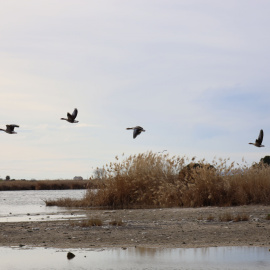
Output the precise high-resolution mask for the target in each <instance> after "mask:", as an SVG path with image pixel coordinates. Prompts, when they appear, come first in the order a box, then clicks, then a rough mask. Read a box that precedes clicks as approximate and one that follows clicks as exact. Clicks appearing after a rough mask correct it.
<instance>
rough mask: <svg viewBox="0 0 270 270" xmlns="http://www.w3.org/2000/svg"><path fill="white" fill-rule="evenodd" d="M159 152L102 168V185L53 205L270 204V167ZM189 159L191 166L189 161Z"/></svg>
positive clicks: (118, 206)
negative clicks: (78, 197)
mask: <svg viewBox="0 0 270 270" xmlns="http://www.w3.org/2000/svg"><path fill="white" fill-rule="evenodd" d="M194 161H195V158H193V159H192V160H191V161H189V160H188V159H187V158H185V157H183V158H181V157H176V156H174V157H171V158H170V157H169V155H168V154H165V155H161V154H156V153H153V152H147V153H143V154H138V155H133V156H129V157H127V158H124V159H123V160H122V161H118V157H116V162H114V163H110V164H107V165H106V166H104V167H103V168H102V170H103V178H102V181H100V184H99V185H98V190H97V191H96V192H93V191H91V190H88V192H87V194H86V196H85V198H83V199H82V200H71V199H68V198H67V199H61V200H58V201H48V202H47V205H58V206H75V207H105V208H115V209H117V208H118V209H121V208H149V207H200V206H236V205H244V204H269V203H270V166H267V165H262V164H259V165H256V166H255V165H254V166H251V167H248V166H246V165H245V164H244V165H242V166H240V165H239V164H236V165H237V167H236V166H235V163H234V162H232V163H229V159H224V160H223V159H219V160H218V161H217V160H213V161H212V165H210V164H207V163H206V162H205V161H204V160H200V161H198V162H197V163H194ZM187 164H188V165H187Z"/></svg>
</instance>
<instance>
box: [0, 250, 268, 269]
mask: <svg viewBox="0 0 270 270" xmlns="http://www.w3.org/2000/svg"><path fill="white" fill-rule="evenodd" d="M69 251H71V252H72V253H74V254H75V258H74V259H72V260H68V259H67V253H68V252H69ZM14 258H16V260H14ZM0 261H1V269H22V270H23V269H94V270H95V269H117V270H121V269H133V270H134V269H164V270H169V269H194V270H196V269H220V270H223V269H237V270H240V269H241V270H242V269H270V252H269V251H268V248H262V247H216V248H195V249H194V248H189V249H182V248H181V249H155V248H128V249H126V250H122V249H106V250H104V249H101V250H91V249H79V250H68V249H66V250H59V249H44V248H34V249H27V248H0Z"/></svg>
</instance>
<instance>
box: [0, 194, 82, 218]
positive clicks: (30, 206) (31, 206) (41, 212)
mask: <svg viewBox="0 0 270 270" xmlns="http://www.w3.org/2000/svg"><path fill="white" fill-rule="evenodd" d="M85 192H86V190H85V189H83V190H70V189H69V190H21V191H0V205H1V207H0V222H20V221H29V220H31V221H38V220H39V221H40V220H50V219H61V218H76V217H78V216H76V211H72V209H67V208H63V207H57V206H50V207H46V204H45V201H46V200H54V199H59V198H74V199H80V198H82V197H83V196H84V195H85ZM71 212H75V215H74V214H73V215H71V214H70V213H71ZM68 213H69V214H70V215H68Z"/></svg>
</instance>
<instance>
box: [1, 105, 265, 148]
mask: <svg viewBox="0 0 270 270" xmlns="http://www.w3.org/2000/svg"><path fill="white" fill-rule="evenodd" d="M77 115H78V110H77V109H76V108H75V109H74V111H73V113H72V114H70V113H69V112H68V113H67V118H61V119H60V120H66V121H67V122H69V123H79V121H77V120H75V119H76V117H77ZM18 127H19V126H18V125H6V129H2V128H0V130H2V131H4V132H6V133H8V134H17V132H15V131H14V128H18ZM126 129H132V130H133V139H135V138H136V137H137V136H138V135H140V134H141V133H142V132H145V130H144V129H143V128H142V127H140V126H136V127H131V128H126ZM262 141H263V130H262V129H261V130H260V133H259V137H258V139H256V140H255V143H249V144H252V145H255V146H257V147H264V145H262Z"/></svg>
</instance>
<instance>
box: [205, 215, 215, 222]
mask: <svg viewBox="0 0 270 270" xmlns="http://www.w3.org/2000/svg"><path fill="white" fill-rule="evenodd" d="M206 220H207V221H213V220H214V217H213V216H212V215H211V214H210V215H209V216H208V217H207V219H206Z"/></svg>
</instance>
